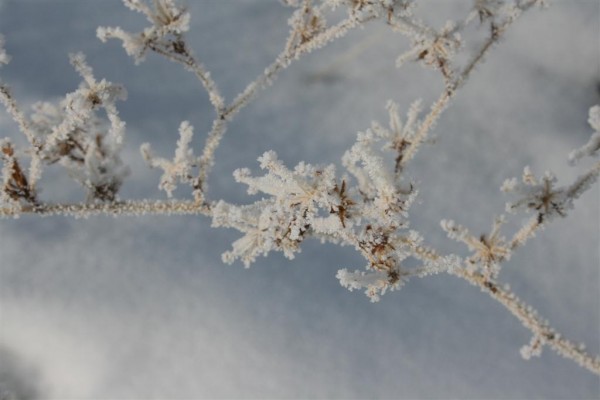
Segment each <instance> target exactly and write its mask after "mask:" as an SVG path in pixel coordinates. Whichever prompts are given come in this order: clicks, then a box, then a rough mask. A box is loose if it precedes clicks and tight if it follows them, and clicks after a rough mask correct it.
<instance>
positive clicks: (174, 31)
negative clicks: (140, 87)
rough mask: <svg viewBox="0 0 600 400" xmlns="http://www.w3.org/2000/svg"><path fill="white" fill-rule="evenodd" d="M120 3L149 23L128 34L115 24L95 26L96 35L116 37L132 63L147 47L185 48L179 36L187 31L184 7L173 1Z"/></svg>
mask: <svg viewBox="0 0 600 400" xmlns="http://www.w3.org/2000/svg"><path fill="white" fill-rule="evenodd" d="M124 3H125V5H126V6H127V7H128V8H130V9H131V10H133V11H137V12H140V13H142V14H144V15H146V18H147V19H148V21H149V22H150V23H151V24H152V26H150V27H148V28H146V29H144V30H143V31H142V32H139V33H129V32H126V31H124V30H123V29H121V28H119V27H116V28H113V27H99V28H98V30H97V36H98V38H99V39H100V40H102V41H103V42H105V41H106V40H107V39H110V38H115V39H120V40H121V41H122V42H123V47H124V48H125V51H126V52H127V54H129V55H130V56H132V57H133V58H134V59H135V61H136V63H140V62H142V61H143V60H144V57H145V55H146V51H147V50H148V49H149V48H154V49H157V48H159V47H160V48H164V49H167V50H168V51H170V50H174V51H176V52H185V51H186V50H185V45H184V43H183V42H182V41H181V38H180V35H181V34H182V33H184V32H187V31H188V30H189V24H190V14H189V13H188V12H186V11H185V9H183V8H180V7H178V6H177V5H176V4H175V2H174V1H173V0H153V7H150V6H149V5H148V4H146V2H145V0H124Z"/></svg>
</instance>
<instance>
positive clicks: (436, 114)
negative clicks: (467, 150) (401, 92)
mask: <svg viewBox="0 0 600 400" xmlns="http://www.w3.org/2000/svg"><path fill="white" fill-rule="evenodd" d="M536 3H537V0H530V1H528V2H526V3H524V4H522V5H520V6H519V10H520V13H519V14H518V15H514V16H513V17H511V18H508V19H506V20H505V21H504V22H503V23H502V24H500V25H496V24H495V23H493V22H491V23H490V31H491V32H490V36H489V37H488V39H487V40H486V41H485V42H484V43H483V45H481V47H480V48H479V50H478V51H477V53H476V54H475V56H474V57H473V58H472V59H471V61H469V63H468V64H467V65H466V66H465V67H464V68H463V70H462V72H461V73H460V74H459V75H458V77H457V78H456V79H455V80H454V81H451V82H450V83H449V84H448V87H447V88H446V90H445V91H444V92H443V93H442V94H441V95H440V96H439V98H438V99H437V100H436V102H435V103H433V105H432V106H431V111H430V112H429V114H428V115H427V116H426V117H425V118H424V120H423V123H422V124H421V127H420V128H419V130H418V131H417V133H416V134H415V136H414V138H413V141H412V142H411V143H410V144H409V146H408V147H407V148H406V150H405V151H404V152H403V157H402V162H401V164H400V165H399V168H400V169H403V168H404V166H405V165H406V164H407V163H408V162H409V161H410V160H411V159H413V158H414V156H415V155H416V153H417V151H418V149H419V147H420V145H421V144H422V143H423V142H424V141H425V140H426V138H427V135H428V134H429V132H430V131H431V129H433V127H434V126H435V123H436V122H437V120H438V119H439V118H440V116H441V115H442V113H443V112H444V111H445V109H446V107H447V106H448V104H449V102H450V100H452V99H453V98H454V96H455V95H456V93H457V92H458V90H459V89H460V88H461V87H462V86H463V84H464V83H465V82H466V81H467V80H468V79H469V77H470V75H471V72H473V69H474V68H475V67H476V66H477V65H478V64H479V63H481V62H482V61H483V58H484V56H485V55H486V54H487V53H488V51H489V50H490V49H491V48H492V46H493V44H494V43H497V42H498V40H499V39H500V37H501V36H502V35H503V34H504V32H506V30H507V28H508V27H509V26H510V25H512V24H513V23H514V22H515V21H516V20H517V19H518V17H519V16H521V15H522V14H523V12H525V11H527V10H528V9H530V8H531V7H532V6H533V5H534V4H536Z"/></svg>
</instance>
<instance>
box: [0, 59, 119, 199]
mask: <svg viewBox="0 0 600 400" xmlns="http://www.w3.org/2000/svg"><path fill="white" fill-rule="evenodd" d="M70 58H71V64H72V65H73V66H74V68H75V69H76V70H77V72H78V73H79V74H80V75H81V77H82V79H83V81H82V83H81V85H80V87H79V88H78V89H77V90H76V91H74V92H71V93H68V94H67V95H66V96H65V98H64V99H63V100H62V101H60V102H59V103H58V104H53V103H50V102H40V103H36V104H34V105H33V112H32V114H31V115H30V116H29V118H27V117H26V116H25V115H23V114H21V113H20V111H19V110H18V108H17V106H16V103H15V102H14V99H13V98H12V96H11V94H10V92H9V91H8V89H7V88H5V87H3V88H2V89H3V90H2V94H3V96H2V97H1V99H0V100H2V102H3V103H4V104H5V105H6V107H7V109H8V110H9V111H11V113H12V114H13V117H14V119H15V120H16V121H17V122H18V123H19V126H20V129H21V130H22V131H23V133H24V134H25V136H26V137H27V139H28V141H29V142H30V144H31V146H32V149H31V150H30V153H29V154H28V155H29V156H30V157H31V165H30V169H29V175H28V177H27V181H25V180H24V177H25V175H24V174H23V177H22V178H20V179H18V176H19V175H20V174H19V173H18V171H22V167H20V166H18V161H17V159H16V155H15V156H12V155H11V156H10V157H13V158H14V160H13V161H12V164H13V167H11V168H8V170H7V169H6V168H7V167H6V166H5V173H4V181H5V185H6V182H12V183H11V184H12V185H13V186H14V185H15V183H17V182H20V184H19V185H18V186H20V187H21V189H20V190H21V192H22V193H25V192H27V195H26V196H25V195H23V196H20V198H17V197H15V196H11V197H12V200H13V203H19V202H21V201H25V202H27V203H30V204H34V203H35V195H34V193H35V183H36V181H37V180H38V179H39V177H40V176H41V173H42V165H44V164H45V165H52V164H59V165H61V166H63V167H64V168H65V169H66V170H67V172H68V174H69V176H71V177H72V178H73V179H74V180H76V181H77V182H78V183H79V184H81V185H82V186H83V187H85V188H86V190H87V196H86V199H87V201H88V202H94V201H114V200H115V199H116V196H117V192H118V190H119V188H120V187H121V184H122V183H123V180H124V179H125V177H126V176H127V175H128V173H129V169H128V168H127V167H126V166H125V165H124V164H123V162H122V160H121V157H120V155H119V153H120V151H121V148H122V146H123V136H124V131H125V123H124V122H123V121H122V120H121V119H120V118H119V114H118V111H117V109H116V106H115V102H116V101H117V100H124V99H125V98H126V97H127V93H126V91H125V89H124V88H123V87H122V86H120V85H116V84H113V83H111V82H108V81H106V80H104V79H103V80H101V81H97V80H96V79H95V78H94V75H93V71H92V69H91V68H90V67H89V66H88V65H87V63H86V61H85V57H84V55H83V54H82V53H77V54H73V55H71V57H70ZM101 109H103V110H104V114H105V116H106V120H105V119H103V118H101V117H100V116H99V115H98V111H99V110H101ZM9 147H10V145H9V144H8V142H5V144H4V149H5V150H4V154H5V156H6V157H9V156H8V154H9V153H13V151H12V150H10V151H9V150H8V149H9ZM7 171H8V172H7ZM25 183H26V184H25ZM25 186H27V187H28V190H27V191H26V190H25Z"/></svg>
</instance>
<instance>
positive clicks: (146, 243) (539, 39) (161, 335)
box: [0, 0, 600, 399]
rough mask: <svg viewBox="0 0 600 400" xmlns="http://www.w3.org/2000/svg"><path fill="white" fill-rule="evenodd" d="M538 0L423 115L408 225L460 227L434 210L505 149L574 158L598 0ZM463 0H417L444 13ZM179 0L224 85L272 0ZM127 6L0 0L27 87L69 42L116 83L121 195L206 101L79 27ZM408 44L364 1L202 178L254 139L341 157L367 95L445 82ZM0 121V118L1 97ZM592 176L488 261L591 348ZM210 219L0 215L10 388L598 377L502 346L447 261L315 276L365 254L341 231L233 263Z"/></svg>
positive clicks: (505, 159) (297, 392) (139, 21)
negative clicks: (396, 285)
mask: <svg viewBox="0 0 600 400" xmlns="http://www.w3.org/2000/svg"><path fill="white" fill-rule="evenodd" d="M554 3H555V4H554V5H552V7H551V8H550V9H548V10H546V11H538V10H535V11H532V12H530V13H529V15H527V16H525V17H524V18H525V19H524V20H522V21H520V22H519V23H518V24H517V26H515V27H514V29H513V30H512V31H511V32H510V33H509V34H508V35H507V37H506V38H505V39H504V40H503V41H502V43H500V45H498V46H496V48H495V49H494V51H493V52H492V53H491V54H490V55H489V56H488V57H487V62H486V63H484V64H483V65H481V66H480V67H479V68H478V69H477V71H476V72H475V74H474V75H473V78H472V81H471V82H470V83H469V84H468V85H467V86H466V87H465V88H464V90H463V92H462V93H460V94H459V96H458V97H457V99H456V100H455V102H454V103H453V105H452V106H451V108H449V109H448V111H447V112H446V114H445V115H444V117H443V118H442V120H441V121H440V123H439V124H438V129H437V130H436V131H435V134H436V135H437V142H436V143H435V144H434V145H431V146H425V147H424V148H423V149H422V152H421V153H420V154H419V155H418V156H417V158H416V159H415V161H414V163H413V165H412V166H411V168H410V169H409V173H410V174H412V175H413V176H414V177H415V179H416V180H417V181H418V182H419V184H420V193H421V194H420V201H419V204H417V205H416V206H414V210H413V212H412V224H413V227H414V228H415V229H418V230H420V231H421V232H423V233H424V234H425V235H426V237H427V238H428V240H430V241H431V242H432V243H435V244H436V245H439V246H440V248H442V249H444V250H448V251H459V252H461V251H463V250H464V249H463V248H462V247H461V246H460V245H459V244H454V243H448V240H447V239H445V237H444V235H443V233H442V232H441V229H440V228H439V220H440V219H442V218H452V219H455V220H457V222H459V223H461V224H464V225H466V226H468V227H469V228H472V231H473V232H486V231H488V230H489V229H490V226H491V222H492V216H493V215H494V214H498V213H500V212H502V211H503V209H504V202H505V201H506V199H505V198H504V197H503V196H502V195H501V193H500V191H499V187H500V185H501V184H502V182H503V180H504V179H505V178H507V177H512V176H519V175H520V174H521V172H522V169H523V167H524V166H525V165H531V167H532V168H533V170H534V171H535V172H538V173H543V172H544V170H546V169H550V170H553V171H555V172H556V173H557V174H558V176H559V178H563V179H570V178H572V177H573V176H575V175H576V174H577V171H579V170H575V171H573V169H572V168H570V167H567V165H566V155H567V154H568V152H569V151H570V150H571V149H572V148H575V147H578V146H579V145H581V144H582V143H584V142H585V141H586V140H587V138H588V137H589V133H590V129H589V127H588V126H587V124H586V119H587V110H588V108H589V107H590V106H591V105H593V104H595V103H598V102H599V101H600V98H599V95H598V92H597V85H598V82H599V81H600V71H599V68H600V60H599V57H600V54H599V50H598V45H597V44H598V37H599V35H600V20H599V15H600V4H598V2H596V1H574V2H559V1H556V2H554ZM469 4H470V2H445V3H440V2H435V3H433V2H425V4H424V8H436V9H437V10H438V13H437V14H436V15H441V14H443V13H450V14H451V13H452V12H459V11H460V10H458V9H459V8H460V9H461V10H464V8H465V7H466V6H468V5H469ZM189 9H190V12H191V14H192V31H191V32H190V35H189V37H190V41H191V42H192V45H193V47H194V49H195V52H196V54H197V55H198V57H199V58H200V59H202V61H203V62H204V64H205V65H206V66H207V68H208V69H209V70H211V71H212V75H213V76H214V78H215V80H216V81H217V82H218V83H219V84H220V85H221V88H222V90H223V92H224V94H225V95H226V97H227V98H228V99H231V98H232V97H233V96H234V95H235V94H237V92H239V91H240V90H241V89H242V88H243V87H244V86H245V84H246V83H247V82H249V81H250V80H251V79H253V78H254V77H255V76H256V75H257V74H259V73H260V72H261V71H262V70H263V68H264V67H265V66H266V65H267V64H268V63H270V62H271V60H272V59H273V58H274V57H275V56H276V54H277V53H278V51H279V49H280V48H281V46H283V42H284V35H285V34H286V32H287V25H286V20H287V18H288V16H289V9H287V8H284V7H281V6H279V5H278V4H277V2H269V1H243V2H242V1H239V2H238V1H216V0H215V1H202V2H201V1H193V2H192V1H190V2H189ZM424 11H426V10H424ZM450 14H448V15H450ZM442 22H443V19H442ZM144 23H145V20H144V18H143V17H142V16H140V15H137V14H134V13H132V12H130V11H128V10H127V9H125V8H124V7H123V6H122V5H121V4H120V2H118V1H104V0H103V1H91V0H84V1H75V0H61V1H59V0H56V1H54V0H53V1H33V0H26V1H16V0H13V1H3V2H2V1H0V33H2V34H3V35H4V36H5V39H6V42H7V43H6V48H7V52H8V53H9V54H10V55H11V56H12V57H13V60H12V62H11V64H9V65H8V66H5V67H3V68H2V69H1V70H0V76H1V79H2V81H3V82H6V83H8V84H10V85H11V87H12V88H13V90H14V93H15V95H16V97H17V98H18V100H19V102H20V103H22V104H24V105H25V104H31V103H33V102H34V101H37V100H40V99H52V98H55V97H56V96H60V95H63V94H64V93H66V92H68V91H72V90H73V89H75V88H76V87H77V85H78V83H79V77H78V76H77V74H76V73H75V72H74V71H73V70H72V68H71V67H70V66H69V64H68V57H67V54H68V53H69V52H74V51H84V52H85V53H86V55H87V56H88V60H89V63H90V64H91V65H92V67H93V68H94V70H95V73H96V76H97V77H99V78H101V77H105V78H107V79H108V80H111V81H113V82H119V83H123V84H124V85H125V86H126V87H127V89H128V92H129V99H128V101H127V102H125V103H122V104H120V107H119V110H120V112H121V115H122V117H123V119H124V120H125V121H126V122H127V127H128V136H127V147H126V157H125V158H126V159H128V160H129V164H130V165H131V167H132V176H131V177H130V179H129V181H128V182H126V184H125V186H124V189H123V197H133V198H141V197H144V196H150V197H153V198H163V197H164V196H163V194H161V193H158V189H157V187H156V186H157V184H158V179H159V176H160V173H159V172H157V171H149V170H147V169H146V168H145V167H144V165H143V162H142V161H141V160H140V158H141V157H139V155H138V154H139V151H138V147H139V145H140V144H141V143H143V142H145V141H150V142H152V144H153V147H154V148H155V150H156V152H157V153H158V154H161V155H165V156H169V157H170V156H171V155H172V154H173V151H174V143H175V140H176V138H177V127H178V125H179V123H180V121H181V120H183V119H189V120H190V122H191V123H192V124H193V125H194V126H195V132H196V137H195V139H194V143H195V144H196V145H197V147H199V146H201V144H202V143H203V140H204V136H203V135H204V133H205V132H206V131H207V130H208V129H209V128H210V123H211V120H212V111H211V109H210V104H209V103H208V100H207V98H206V96H205V95H204V93H203V92H202V90H201V88H200V86H199V85H198V84H197V83H196V81H195V80H194V79H193V77H191V76H189V74H188V73H186V72H185V71H181V70H180V68H179V67H178V66H176V65H173V64H171V63H169V62H167V61H164V60H162V59H159V58H158V57H154V56H149V57H148V59H147V61H146V62H145V63H143V64H141V65H140V66H137V67H136V66H134V65H133V62H132V61H131V60H130V59H129V58H128V57H127V56H126V55H125V54H124V51H123V50H122V48H121V47H120V44H119V43H118V42H116V41H113V42H109V43H107V44H102V43H100V42H99V41H98V40H97V39H96V38H95V29H96V27H97V26H99V25H103V26H113V25H120V26H122V27H123V28H124V29H127V30H135V29H139V28H141V27H143V26H144ZM265 27H268V28H269V29H265ZM406 48H407V43H406V41H405V40H404V39H403V38H401V37H399V36H395V35H393V34H390V33H389V32H388V31H387V29H386V28H385V27H384V26H383V25H378V24H375V25H373V26H369V27H367V28H366V29H364V30H361V31H357V32H353V33H352V34H351V35H349V36H348V37H347V38H345V39H344V40H341V41H339V42H337V43H335V44H334V45H332V46H331V49H325V50H324V51H319V52H316V53H315V54H312V55H309V56H307V57H306V58H305V59H303V60H300V61H299V62H298V63H297V64H296V65H293V66H292V67H291V68H290V69H289V70H288V71H285V72H284V73H282V74H281V76H280V77H279V79H278V80H277V81H276V82H275V84H274V85H273V87H271V88H268V89H267V90H265V91H264V92H263V93H262V94H261V96H260V97H259V98H258V99H257V100H256V101H255V102H254V103H253V104H251V105H250V106H249V107H248V108H246V109H244V110H243V111H242V112H241V113H240V115H239V117H238V119H236V120H235V121H234V123H232V124H231V126H230V129H229V132H228V134H227V136H226V138H225V140H224V142H223V144H222V147H221V148H220V149H219V151H218V158H217V164H216V167H215V172H214V174H213V176H212V177H211V181H210V184H211V189H212V190H213V193H214V194H213V197H214V198H217V197H219V196H222V197H225V198H227V199H230V200H232V201H238V202H243V201H248V200H247V197H246V195H245V187H243V186H242V185H239V184H236V183H235V182H234V180H233V178H232V176H231V173H232V171H233V170H234V169H235V168H238V167H249V168H252V169H253V170H255V171H257V170H258V164H257V162H256V158H257V157H258V156H260V155H261V154H262V153H263V152H264V151H266V150H270V149H273V150H276V151H277V152H278V154H279V155H280V156H281V158H282V159H283V160H284V161H285V162H286V163H287V164H288V165H290V166H291V165H294V164H295V163H297V162H298V161H300V160H305V161H309V162H314V163H331V162H333V163H336V164H337V165H339V159H340V157H341V156H342V154H343V152H344V151H345V150H346V149H347V148H348V147H349V146H350V145H351V144H352V143H353V140H354V138H355V136H356V132H357V131H358V130H364V129H366V128H367V127H368V126H369V125H370V121H371V120H374V119H378V120H381V121H387V116H386V112H385V109H384V106H385V103H386V101H387V99H389V98H391V99H394V100H396V101H397V102H398V103H399V104H400V106H401V109H406V108H407V107H408V106H409V105H410V103H411V102H412V101H414V100H415V99H417V98H423V99H424V100H425V104H427V102H430V101H431V100H433V99H434V98H435V97H436V96H437V94H438V93H439V91H440V90H441V89H442V85H441V83H440V82H439V80H438V79H437V78H436V77H435V75H434V74H432V73H430V72H427V71H423V70H421V69H420V68H418V67H416V66H411V65H409V66H406V67H404V68H403V69H402V70H397V69H396V68H395V67H394V60H395V57H396V55H397V54H399V53H400V52H401V51H402V50H404V49H406ZM423 82H425V83H426V84H425V85H424V84H423ZM0 129H2V132H3V134H2V136H5V135H6V133H5V132H7V131H8V132H10V133H9V135H13V132H16V127H15V126H14V124H13V123H12V122H10V121H9V119H8V117H7V116H6V114H5V113H3V112H2V113H0ZM15 135H16V134H15ZM13 136H14V135H13ZM48 177H49V180H51V182H52V185H51V187H48V188H46V189H45V191H44V192H43V194H44V196H48V197H49V198H50V197H54V198H55V197H56V196H58V197H61V198H69V199H81V198H82V197H83V195H82V194H81V193H80V192H79V189H78V188H77V187H76V186H75V185H73V184H71V183H69V182H68V181H67V179H65V178H64V177H61V175H60V174H59V173H49V174H48ZM177 193H178V194H181V195H185V191H184V190H181V191H178V192H177ZM599 194H600V192H599V191H598V189H597V188H596V189H594V190H591V191H590V192H589V193H587V194H586V195H585V196H583V197H582V198H581V199H580V200H579V201H578V203H577V207H576V209H575V211H574V212H573V213H572V214H571V215H570V216H569V218H567V219H565V220H559V221H556V222H554V223H553V225H551V226H549V227H548V228H547V229H546V230H545V231H543V232H541V233H540V234H539V235H538V237H537V238H536V239H535V240H534V241H533V242H532V243H531V244H529V245H528V246H527V247H525V248H524V249H522V250H521V251H519V252H518V253H517V254H515V256H514V257H513V259H512V260H511V261H510V263H508V264H507V265H506V267H505V269H504V270H503V273H502V275H501V278H502V280H504V281H506V282H508V283H510V285H511V287H512V288H513V289H514V290H515V292H516V293H518V294H519V295H520V296H521V297H522V298H523V299H524V300H525V301H527V302H528V303H530V304H532V305H533V306H534V307H535V308H537V309H538V310H539V311H540V313H541V314H542V315H544V316H545V317H547V318H548V319H549V320H550V322H551V324H552V325H553V326H554V327H555V328H557V329H558V330H559V331H560V332H562V333H563V334H565V335H566V336H567V337H569V338H571V339H573V340H575V341H583V342H585V343H586V344H587V345H588V348H589V350H590V352H592V353H595V354H598V353H599V352H600V340H599V332H600V320H599V318H600V317H599V312H598V311H599V308H600V298H599V296H600V295H599V293H600V282H599V280H600V276H599V268H598V266H599V265H600V255H599V254H598V243H599V241H600V232H599V226H600V213H599V200H600V196H599ZM517 219H518V218H517ZM209 225H210V221H209V220H208V219H207V218H202V217H199V218H192V217H145V218H118V219H115V218H110V217H102V218H100V217H98V218H90V219H87V220H73V219H70V218H58V217H52V218H43V219H39V218H31V217H27V218H21V219H19V220H9V221H0V239H1V240H0V259H1V262H0V274H1V275H0V365H1V366H2V367H1V368H0V379H3V378H4V379H5V380H6V382H8V383H4V382H5V381H0V385H2V384H5V385H6V386H9V390H14V391H15V393H20V396H22V397H23V398H26V397H27V396H29V398H81V399H109V398H111V399H114V398H134V397H135V398H215V397H236V398H247V397H250V398H264V397H271V398H316V397H319V398H381V397H387V398H506V399H517V398H556V399H563V398H579V399H589V398H598V396H599V395H600V382H599V380H598V379H597V378H596V377H594V376H593V375H591V374H590V373H588V372H587V371H584V370H582V369H580V368H579V367H577V366H576V365H575V364H574V363H573V362H571V361H567V360H563V359H562V358H560V357H559V356H556V355H555V354H553V353H552V352H550V351H545V352H544V354H543V355H542V357H541V358H539V359H537V358H536V359H533V360H530V361H524V360H522V359H521V357H520V355H519V348H520V347H521V346H522V345H524V344H526V343H528V342H529V335H528V332H527V331H526V330H525V329H524V328H523V327H521V325H520V324H519V322H518V321H516V320H515V319H514V317H512V316H511V315H510V314H509V313H508V312H506V310H505V309H504V308H502V307H500V306H498V305H497V304H496V303H495V302H494V301H492V300H491V299H489V298H488V297H487V296H486V295H482V294H481V293H480V292H479V291H478V290H477V289H474V288H472V287H470V286H469V285H468V284H466V283H463V282H462V281H459V280H457V279H455V278H451V277H446V276H439V277H434V278H428V279H425V280H414V281H411V282H410V283H409V284H408V285H407V286H406V287H404V288H403V289H402V290H401V291H399V292H394V293H389V294H387V295H385V296H384V297H383V298H382V301H381V302H380V303H378V304H371V303H369V302H368V299H367V298H366V297H365V296H364V295H363V294H362V293H356V292H353V293H349V292H348V291H347V290H345V289H343V288H342V287H341V286H340V285H339V283H338V282H337V280H336V279H335V273H336V271H337V270H338V269H339V268H344V267H345V268H349V269H355V268H356V269H361V268H363V265H364V261H363V260H362V259H361V257H359V256H358V255H357V254H355V252H354V251H353V250H351V249H349V248H337V247H334V246H321V245H320V244H318V243H316V242H308V243H306V244H305V246H304V247H303V252H302V253H301V254H299V255H298V256H297V257H296V259H295V260H293V261H288V260H285V259H284V258H283V257H282V256H281V255H278V254H277V255H273V256H270V257H269V258H266V259H260V260H259V261H258V262H257V263H256V264H254V265H253V266H252V267H251V268H250V269H249V270H244V269H243V267H242V266H241V265H240V264H235V265H233V266H225V265H223V264H222V263H221V259H220V254H221V253H222V252H223V251H225V250H227V249H228V248H229V246H230V244H231V242H232V241H233V240H235V239H236V238H237V237H238V234H237V233H236V232H234V231H229V230H217V229H211V228H210V227H209ZM6 377H8V378H6ZM0 393H1V390H0Z"/></svg>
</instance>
